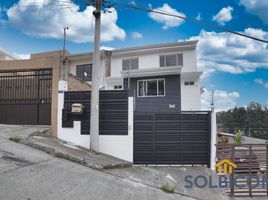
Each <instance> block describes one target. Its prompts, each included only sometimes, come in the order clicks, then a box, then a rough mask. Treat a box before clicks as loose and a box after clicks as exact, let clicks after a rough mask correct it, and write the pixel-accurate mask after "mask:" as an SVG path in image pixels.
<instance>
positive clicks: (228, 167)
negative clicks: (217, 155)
mask: <svg viewBox="0 0 268 200" xmlns="http://www.w3.org/2000/svg"><path fill="white" fill-rule="evenodd" d="M215 168H216V169H217V171H218V173H219V174H222V173H224V174H227V173H228V172H229V174H231V173H233V169H235V168H237V166H236V164H234V163H233V162H231V161H230V160H226V159H225V160H222V161H220V162H218V163H216V164H215Z"/></svg>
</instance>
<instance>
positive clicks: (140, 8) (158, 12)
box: [125, 5, 268, 43]
mask: <svg viewBox="0 0 268 200" xmlns="http://www.w3.org/2000/svg"><path fill="white" fill-rule="evenodd" d="M125 7H126V8H129V9H133V10H140V11H145V12H148V13H157V14H161V15H165V16H170V17H176V18H180V19H183V20H185V21H189V22H193V23H197V24H200V25H203V26H207V27H210V28H214V29H218V30H221V31H225V32H229V33H231V34H235V35H238V36H242V37H246V38H249V39H252V40H256V41H259V42H264V43H268V41H267V40H264V39H261V38H257V37H253V36H250V35H246V34H243V33H240V32H236V31H233V30H231V29H227V28H223V27H219V26H216V25H213V24H209V23H207V22H204V21H200V20H197V19H192V18H189V17H184V16H181V15H177V14H173V13H169V12H166V11H163V10H159V9H150V8H142V7H137V6H132V5H125Z"/></svg>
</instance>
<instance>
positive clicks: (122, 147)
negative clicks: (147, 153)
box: [100, 97, 134, 162]
mask: <svg viewBox="0 0 268 200" xmlns="http://www.w3.org/2000/svg"><path fill="white" fill-rule="evenodd" d="M133 126H134V121H133V97H129V99H128V135H122V136H121V135H111V136H107V135H101V136H100V152H102V153H106V154H109V155H111V156H114V157H117V158H121V159H123V160H127V161H129V162H133Z"/></svg>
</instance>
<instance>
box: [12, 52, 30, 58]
mask: <svg viewBox="0 0 268 200" xmlns="http://www.w3.org/2000/svg"><path fill="white" fill-rule="evenodd" d="M14 55H15V56H17V57H19V58H21V59H30V57H31V54H21V53H14Z"/></svg>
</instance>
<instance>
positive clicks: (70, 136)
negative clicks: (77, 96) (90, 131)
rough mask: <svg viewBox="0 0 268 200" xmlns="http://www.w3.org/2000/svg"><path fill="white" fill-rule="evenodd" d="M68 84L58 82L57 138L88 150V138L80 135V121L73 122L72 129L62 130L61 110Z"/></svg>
mask: <svg viewBox="0 0 268 200" xmlns="http://www.w3.org/2000/svg"><path fill="white" fill-rule="evenodd" d="M67 89H68V83H67V82H65V81H62V80H60V81H59V88H58V91H59V93H58V132H57V134H58V138H59V139H61V140H64V141H67V142H70V143H73V144H75V145H79V146H82V147H85V148H89V144H90V138H89V136H88V135H81V134H80V133H81V121H74V127H73V128H62V109H63V107H64V91H67Z"/></svg>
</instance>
